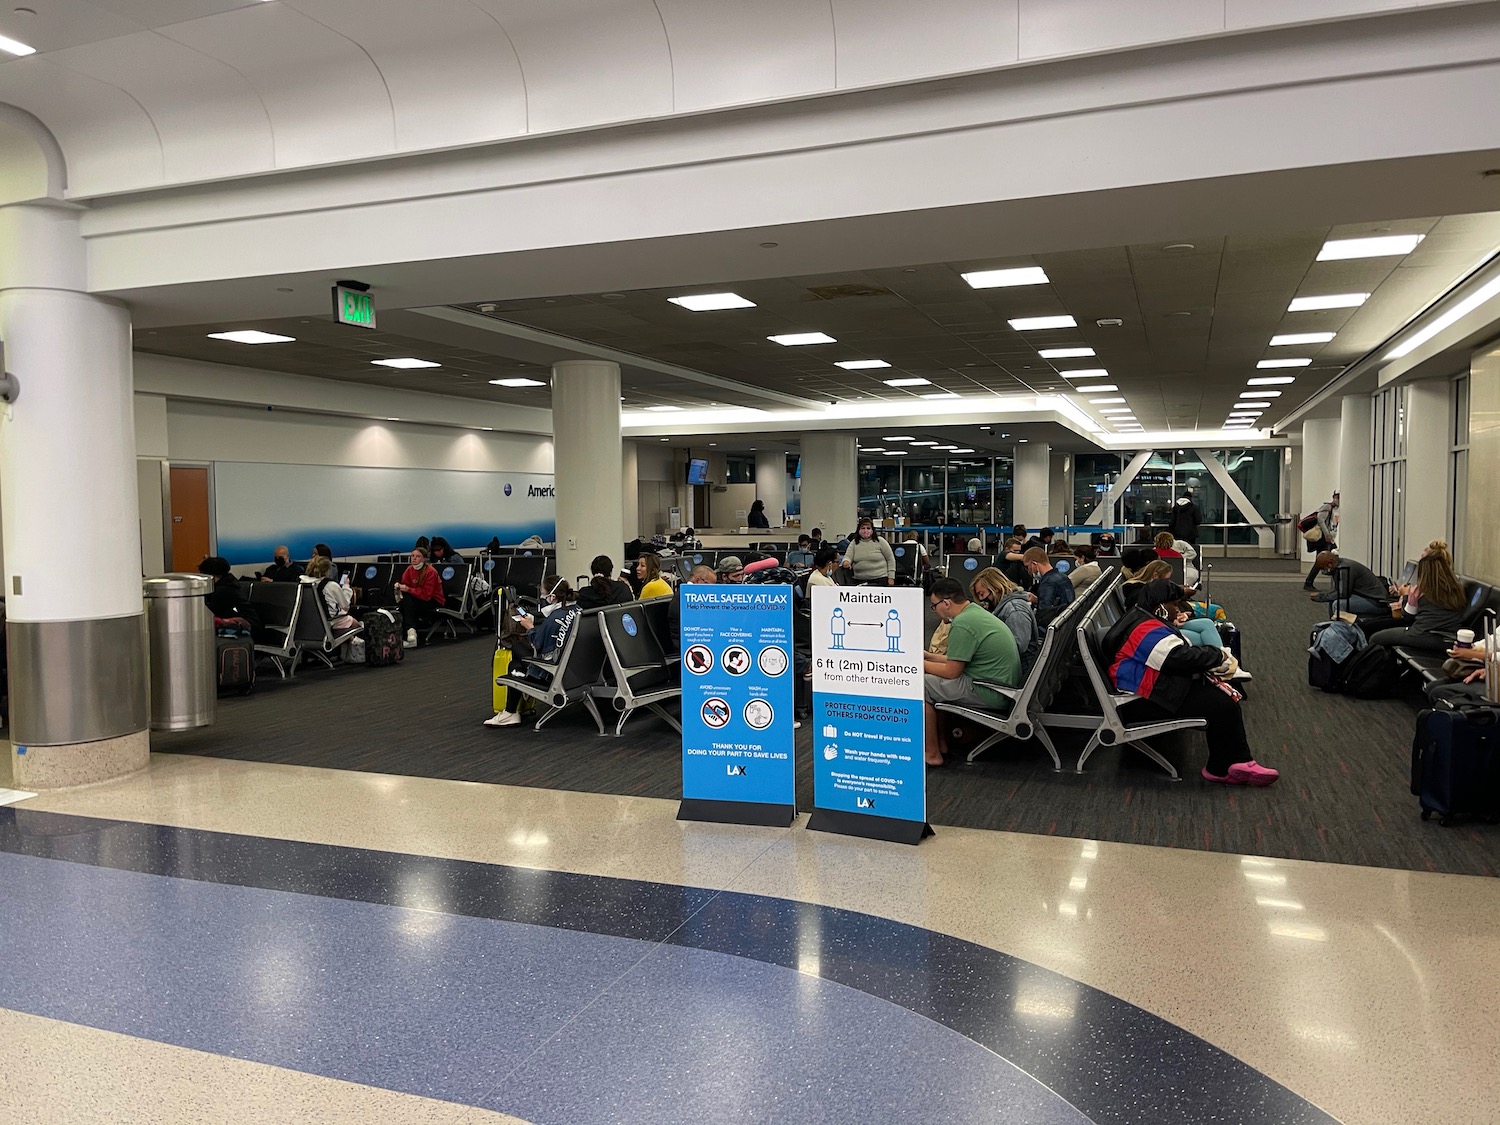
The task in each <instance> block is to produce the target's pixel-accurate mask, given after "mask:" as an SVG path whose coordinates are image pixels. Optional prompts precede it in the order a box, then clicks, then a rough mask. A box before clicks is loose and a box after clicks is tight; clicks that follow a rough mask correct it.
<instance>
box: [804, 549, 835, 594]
mask: <svg viewBox="0 0 1500 1125" xmlns="http://www.w3.org/2000/svg"><path fill="white" fill-rule="evenodd" d="M838 563H839V553H838V552H837V551H835V550H834V549H833V548H832V547H819V548H818V553H817V554H815V555H814V556H813V568H812V573H811V574H809V575H808V576H807V584H808V585H809V586H836V585H838V583H836V582H835V581H834V580H833V568H834V567H836V566H837V565H838Z"/></svg>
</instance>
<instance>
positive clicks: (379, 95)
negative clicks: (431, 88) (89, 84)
mask: <svg viewBox="0 0 1500 1125" xmlns="http://www.w3.org/2000/svg"><path fill="white" fill-rule="evenodd" d="M161 34H163V35H166V36H168V37H169V38H172V39H175V40H176V41H177V42H179V43H182V44H184V45H186V46H188V47H192V48H193V49H195V50H198V51H202V52H203V53H204V54H206V55H208V56H210V57H212V58H215V59H218V60H219V61H220V62H223V63H227V64H228V65H229V66H232V67H233V68H234V69H235V70H237V71H239V73H240V74H241V75H243V76H244V78H245V80H246V81H247V82H249V83H250V85H251V86H253V87H254V88H255V91H256V93H258V94H259V95H260V99H261V101H262V102H264V103H265V107H266V113H267V114H268V115H269V117H270V119H271V129H272V132H273V133H274V135H275V141H276V165H277V167H294V166H297V165H303V164H324V163H329V162H332V161H337V160H352V159H359V158H363V157H369V156H374V155H382V154H385V153H389V152H392V151H394V150H395V147H396V140H395V128H394V124H393V118H392V110H391V100H390V96H389V95H388V94H387V93H386V88H385V83H384V82H383V81H382V80H381V77H380V72H379V70H377V69H376V67H375V64H374V63H373V62H371V61H370V57H369V56H368V55H367V54H366V53H365V52H364V50H362V49H361V48H360V46H359V45H358V44H357V43H354V42H352V41H351V40H349V39H348V38H347V37H345V36H343V35H340V34H339V33H338V32H337V31H334V30H332V29H330V28H328V27H325V26H324V25H323V24H321V23H319V22H318V21H316V20H314V19H309V18H308V17H307V16H304V15H302V14H301V13H300V12H298V11H295V10H294V9H292V8H291V7H289V6H288V5H286V4H283V3H275V4H256V5H255V6H253V7H250V8H241V9H239V10H237V11H233V12H229V13H226V14H224V15H219V16H210V17H208V18H207V19H200V20H191V21H189V22H187V23H179V24H173V25H172V26H171V27H168V28H165V29H163V30H162V32H161Z"/></svg>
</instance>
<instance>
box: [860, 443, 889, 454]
mask: <svg viewBox="0 0 1500 1125" xmlns="http://www.w3.org/2000/svg"><path fill="white" fill-rule="evenodd" d="M859 451H860V452H861V453H884V452H885V450H884V449H883V448H881V447H880V446H878V445H862V446H860V447H859Z"/></svg>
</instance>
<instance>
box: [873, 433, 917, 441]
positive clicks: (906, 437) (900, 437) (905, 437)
mask: <svg viewBox="0 0 1500 1125" xmlns="http://www.w3.org/2000/svg"><path fill="white" fill-rule="evenodd" d="M880 440H881V441H911V440H912V436H911V435H910V434H897V435H896V436H895V437H887V438H881V439H880Z"/></svg>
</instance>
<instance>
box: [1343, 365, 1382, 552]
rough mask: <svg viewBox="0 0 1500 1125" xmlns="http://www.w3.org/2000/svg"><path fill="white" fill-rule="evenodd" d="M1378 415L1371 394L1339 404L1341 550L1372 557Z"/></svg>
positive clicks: (1351, 398)
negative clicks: (1374, 443)
mask: <svg viewBox="0 0 1500 1125" xmlns="http://www.w3.org/2000/svg"><path fill="white" fill-rule="evenodd" d="M1373 418H1374V412H1373V409H1372V405H1371V401H1370V396H1369V395H1345V396H1344V398H1343V401H1342V402H1341V403H1340V405H1339V533H1338V545H1339V550H1340V551H1341V552H1343V553H1344V554H1346V555H1349V556H1350V557H1351V558H1356V559H1361V560H1364V559H1368V558H1369V557H1370V543H1371V538H1370V531H1371V528H1372V527H1373V523H1372V521H1371V519H1370V438H1371V429H1370V427H1371V425H1372V420H1373Z"/></svg>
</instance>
